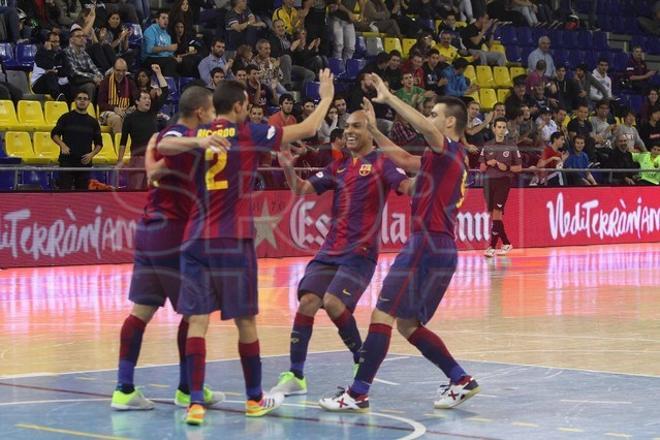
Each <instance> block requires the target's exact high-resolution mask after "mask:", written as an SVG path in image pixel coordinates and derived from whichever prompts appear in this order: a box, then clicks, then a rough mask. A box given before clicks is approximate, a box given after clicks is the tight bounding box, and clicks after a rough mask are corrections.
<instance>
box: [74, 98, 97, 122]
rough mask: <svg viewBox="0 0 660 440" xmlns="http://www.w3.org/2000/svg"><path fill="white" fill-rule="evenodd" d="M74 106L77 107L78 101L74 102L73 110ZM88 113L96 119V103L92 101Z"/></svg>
mask: <svg viewBox="0 0 660 440" xmlns="http://www.w3.org/2000/svg"><path fill="white" fill-rule="evenodd" d="M74 108H76V103H75V102H72V103H71V110H73V109H74ZM87 114H88V115H90V116H91V117H92V118H94V119H96V110H95V109H94V104H92V103H91V102H90V103H89V105H88V106H87Z"/></svg>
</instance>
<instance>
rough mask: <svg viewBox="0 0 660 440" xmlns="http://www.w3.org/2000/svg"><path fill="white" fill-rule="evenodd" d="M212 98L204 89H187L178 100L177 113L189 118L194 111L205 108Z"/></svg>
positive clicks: (211, 94)
mask: <svg viewBox="0 0 660 440" xmlns="http://www.w3.org/2000/svg"><path fill="white" fill-rule="evenodd" d="M212 97H213V93H211V91H210V90H209V89H207V88H206V87H200V86H192V87H188V88H187V89H186V90H185V91H184V92H183V93H182V94H181V98H180V99H179V112H180V113H181V115H182V116H185V117H190V116H192V115H193V114H194V113H195V110H197V109H198V108H200V107H205V106H206V105H207V104H208V103H209V101H211V98H212Z"/></svg>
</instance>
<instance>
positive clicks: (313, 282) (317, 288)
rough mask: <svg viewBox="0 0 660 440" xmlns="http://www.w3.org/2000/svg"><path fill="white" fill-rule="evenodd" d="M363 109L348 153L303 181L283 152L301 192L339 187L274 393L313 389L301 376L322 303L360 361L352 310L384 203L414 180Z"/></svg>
mask: <svg viewBox="0 0 660 440" xmlns="http://www.w3.org/2000/svg"><path fill="white" fill-rule="evenodd" d="M367 123H368V120H367V116H366V114H365V112H364V111H361V110H360V111H356V112H354V113H352V114H351V115H350V116H349V118H348V120H347V122H346V129H345V131H344V135H345V136H346V149H347V150H348V154H345V155H344V157H343V158H342V159H339V160H336V161H334V162H332V163H331V164H330V165H328V166H327V167H326V168H325V169H324V170H323V171H320V172H318V173H316V174H315V175H313V176H311V177H309V178H308V179H307V180H303V179H301V178H300V177H298V176H297V175H296V173H295V171H294V169H293V158H292V157H291V155H290V153H287V152H282V153H280V154H278V158H279V160H280V165H281V166H282V168H283V169H284V174H285V176H286V178H287V182H288V184H289V187H290V188H291V190H292V191H293V192H294V193H295V194H298V195H301V194H311V193H317V194H322V193H324V192H325V191H329V190H334V196H333V199H332V219H331V225H330V230H329V231H328V234H327V235H326V237H325V241H324V242H323V246H321V249H320V250H319V252H318V253H317V254H316V256H315V257H314V259H313V260H312V261H311V262H310V263H309V264H308V265H307V268H306V269H305V276H304V277H303V278H302V280H300V284H299V286H298V299H299V300H300V304H299V305H298V311H297V313H296V317H295V319H294V321H293V329H292V330H291V342H290V359H291V366H290V368H289V371H286V372H284V373H282V374H280V378H279V381H278V383H277V385H276V386H275V387H274V388H273V389H272V390H271V391H272V392H281V393H283V394H284V395H293V394H305V393H307V379H306V378H305V377H304V375H303V368H304V364H305V358H306V357H307V347H308V345H309V340H310V338H311V336H312V327H313V325H314V316H315V315H316V312H318V310H319V309H320V308H321V307H323V308H324V309H325V311H326V313H327V314H328V316H329V317H330V319H331V320H332V322H333V323H334V324H335V326H336V327H337V330H338V331H339V336H340V337H341V339H342V340H343V341H344V344H346V347H347V348H348V349H349V350H350V351H351V352H352V353H353V361H354V362H355V364H356V365H357V362H358V360H359V350H360V347H361V346H362V339H361V338H360V332H359V331H358V328H357V325H356V324H355V318H354V317H353V312H354V311H355V307H356V306H357V303H358V301H359V300H360V297H361V296H362V294H363V293H364V291H365V290H366V288H367V286H368V285H369V282H371V277H372V276H373V273H374V270H375V268H376V261H377V260H378V250H379V247H380V228H381V223H382V222H381V215H382V212H383V207H384V206H385V203H386V202H387V196H388V194H389V192H390V189H394V190H396V191H398V192H400V193H405V194H407V193H408V190H409V188H410V186H411V185H410V179H408V178H407V177H406V174H405V173H404V172H403V170H401V169H397V167H396V166H395V165H394V163H393V162H392V161H391V160H389V159H387V158H386V157H385V155H384V154H383V153H382V152H381V151H379V150H376V149H375V148H374V144H373V141H374V140H373V136H372V135H371V133H369V129H368V127H367Z"/></svg>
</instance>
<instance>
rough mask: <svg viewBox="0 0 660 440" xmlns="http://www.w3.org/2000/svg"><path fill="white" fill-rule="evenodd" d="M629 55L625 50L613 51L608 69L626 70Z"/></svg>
mask: <svg viewBox="0 0 660 440" xmlns="http://www.w3.org/2000/svg"><path fill="white" fill-rule="evenodd" d="M629 57H630V55H628V54H627V53H625V52H615V53H614V60H613V62H612V63H611V64H610V70H614V71H615V72H623V71H625V70H626V66H628V58H629Z"/></svg>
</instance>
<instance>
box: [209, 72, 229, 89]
mask: <svg viewBox="0 0 660 440" xmlns="http://www.w3.org/2000/svg"><path fill="white" fill-rule="evenodd" d="M224 80H225V71H224V70H222V67H216V68H214V69H213V70H211V81H210V82H209V83H208V84H206V88H208V89H210V90H215V88H216V87H218V84H220V82H221V81H224Z"/></svg>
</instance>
